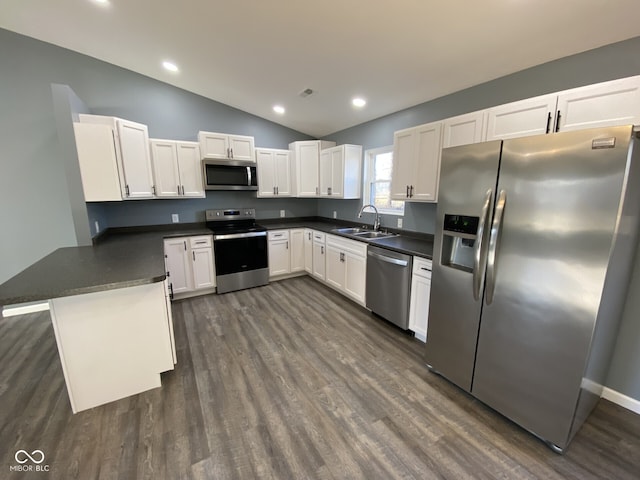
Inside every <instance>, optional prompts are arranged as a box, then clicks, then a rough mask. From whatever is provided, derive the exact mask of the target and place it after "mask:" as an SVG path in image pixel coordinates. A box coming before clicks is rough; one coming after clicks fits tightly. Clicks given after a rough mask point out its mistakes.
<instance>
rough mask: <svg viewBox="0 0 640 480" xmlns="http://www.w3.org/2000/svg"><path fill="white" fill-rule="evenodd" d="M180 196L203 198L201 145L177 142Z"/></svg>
mask: <svg viewBox="0 0 640 480" xmlns="http://www.w3.org/2000/svg"><path fill="white" fill-rule="evenodd" d="M176 151H177V161H178V171H179V173H180V194H181V196H182V197H189V198H203V197H204V196H205V192H204V181H203V180H202V161H201V159H200V145H199V144H198V143H196V142H176Z"/></svg>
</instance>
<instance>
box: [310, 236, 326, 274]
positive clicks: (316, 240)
mask: <svg viewBox="0 0 640 480" xmlns="http://www.w3.org/2000/svg"><path fill="white" fill-rule="evenodd" d="M325 256H326V255H325V237H324V234H323V233H319V232H314V233H313V276H314V277H316V278H319V279H320V280H324V279H325Z"/></svg>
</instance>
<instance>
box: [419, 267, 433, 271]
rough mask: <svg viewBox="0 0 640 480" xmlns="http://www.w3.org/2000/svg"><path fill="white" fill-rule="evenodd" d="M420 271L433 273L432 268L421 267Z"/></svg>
mask: <svg viewBox="0 0 640 480" xmlns="http://www.w3.org/2000/svg"><path fill="white" fill-rule="evenodd" d="M420 270H426V271H427V272H430V271H431V269H430V268H427V267H420Z"/></svg>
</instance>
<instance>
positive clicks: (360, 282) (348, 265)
mask: <svg viewBox="0 0 640 480" xmlns="http://www.w3.org/2000/svg"><path fill="white" fill-rule="evenodd" d="M345 270H346V272H345V280H344V292H345V293H346V294H347V295H348V296H350V297H351V298H353V299H354V300H355V301H356V302H358V303H360V304H361V305H364V304H365V291H366V283H367V258H366V256H361V255H354V254H353V253H349V252H347V254H346V259H345Z"/></svg>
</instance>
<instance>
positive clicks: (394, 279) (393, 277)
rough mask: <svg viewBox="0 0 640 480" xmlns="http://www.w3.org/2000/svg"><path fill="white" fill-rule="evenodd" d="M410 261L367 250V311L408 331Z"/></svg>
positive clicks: (388, 252) (387, 252)
mask: <svg viewBox="0 0 640 480" xmlns="http://www.w3.org/2000/svg"><path fill="white" fill-rule="evenodd" d="M412 261H413V257H412V256H411V255H405V254H403V253H398V252H394V251H392V250H387V249H385V248H379V247H374V246H372V245H369V246H368V248H367V294H366V303H367V308H368V309H370V310H371V311H372V312H373V313H375V314H377V315H380V316H381V317H382V318H384V319H386V320H389V321H390V322H392V323H395V324H396V325H398V326H399V327H400V328H402V329H404V330H406V329H407V328H409V300H410V296H411V267H412V265H411V264H412Z"/></svg>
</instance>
